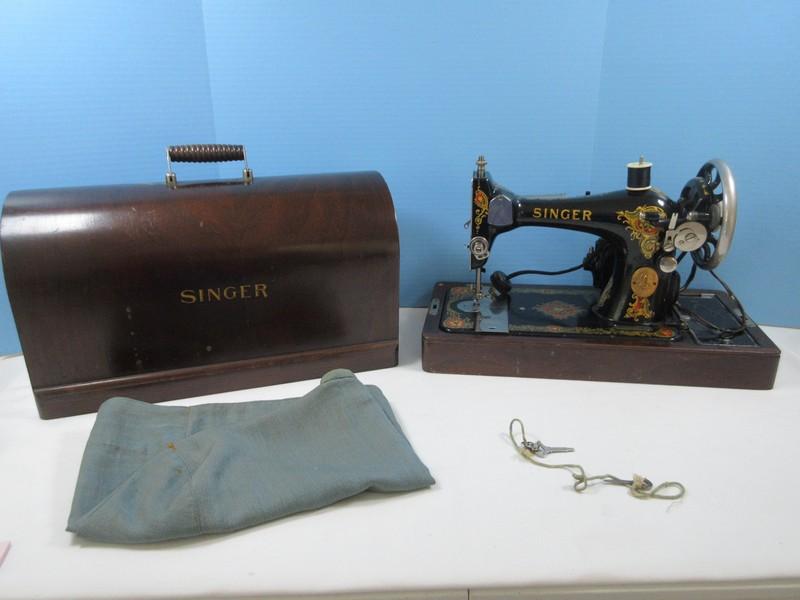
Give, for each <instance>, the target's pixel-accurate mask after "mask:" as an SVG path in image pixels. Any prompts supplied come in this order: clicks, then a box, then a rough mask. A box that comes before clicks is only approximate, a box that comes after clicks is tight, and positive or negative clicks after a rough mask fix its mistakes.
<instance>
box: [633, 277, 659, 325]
mask: <svg viewBox="0 0 800 600" xmlns="http://www.w3.org/2000/svg"><path fill="white" fill-rule="evenodd" d="M657 289H658V273H657V272H656V270H655V269H654V268H653V267H639V268H638V269H636V270H635V271H634V272H633V275H631V303H630V304H628V310H626V311H625V317H626V318H628V319H633V320H634V321H638V320H639V319H647V320H650V319H652V318H653V309H652V308H651V307H650V296H652V295H653V294H654V293H655V291H656V290H657Z"/></svg>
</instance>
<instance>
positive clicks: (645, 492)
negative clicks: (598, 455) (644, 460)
mask: <svg viewBox="0 0 800 600" xmlns="http://www.w3.org/2000/svg"><path fill="white" fill-rule="evenodd" d="M514 423H519V427H520V430H521V432H522V443H521V444H520V443H518V442H517V439H516V438H515V437H514ZM508 435H509V437H510V438H511V441H512V442H513V443H514V447H515V448H516V449H517V452H519V454H520V456H522V457H523V458H524V459H525V460H527V461H529V462H532V463H533V464H535V465H537V466H539V467H544V468H546V469H564V470H565V471H567V472H568V473H570V474H571V475H572V478H573V479H574V480H575V482H574V483H573V484H572V488H573V489H574V490H575V491H576V492H578V493H580V492H583V491H584V490H585V489H586V488H587V487H588V486H589V482H590V481H600V482H601V483H606V484H609V485H619V486H623V487H627V488H628V489H629V490H630V493H631V495H632V496H633V497H635V498H640V499H642V500H646V499H649V498H656V499H659V500H679V499H680V498H682V497H683V496H684V495H685V494H686V488H685V487H684V486H683V484H682V483H680V482H677V481H665V482H664V483H661V484H659V485H657V486H653V483H652V482H651V481H650V480H649V479H647V478H646V477H643V476H641V475H636V474H634V476H633V478H632V479H620V478H619V477H616V476H614V475H611V474H608V473H606V474H605V475H592V476H587V475H586V471H585V470H584V468H583V467H582V466H581V465H578V464H569V463H564V464H558V465H555V464H553V465H551V464H548V463H545V462H541V461H539V460H537V459H536V450H535V449H536V448H541V447H542V444H541V442H538V441H537V442H529V441H528V438H527V437H526V436H525V425H524V424H523V423H522V421H521V420H519V419H517V418H514V419H511V423H509V425H508ZM668 490H675V491H673V492H669V491H668Z"/></svg>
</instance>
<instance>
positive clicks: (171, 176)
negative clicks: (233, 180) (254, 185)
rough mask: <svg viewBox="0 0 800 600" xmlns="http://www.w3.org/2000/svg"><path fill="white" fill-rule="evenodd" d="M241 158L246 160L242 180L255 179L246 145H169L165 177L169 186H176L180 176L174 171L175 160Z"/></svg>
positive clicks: (195, 161)
mask: <svg viewBox="0 0 800 600" xmlns="http://www.w3.org/2000/svg"><path fill="white" fill-rule="evenodd" d="M237 160H241V161H243V162H244V169H242V181H243V182H244V183H250V182H252V181H253V171H252V170H251V169H250V168H249V167H248V166H247V152H246V151H245V149H244V146H240V145H236V144H189V145H185V146H169V147H167V174H166V175H165V177H164V179H165V181H166V183H167V186H168V187H170V188H176V187H177V186H178V178H177V176H176V175H175V173H174V172H173V171H172V163H173V162H191V163H206V162H231V161H237Z"/></svg>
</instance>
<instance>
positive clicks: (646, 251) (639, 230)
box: [617, 205, 667, 258]
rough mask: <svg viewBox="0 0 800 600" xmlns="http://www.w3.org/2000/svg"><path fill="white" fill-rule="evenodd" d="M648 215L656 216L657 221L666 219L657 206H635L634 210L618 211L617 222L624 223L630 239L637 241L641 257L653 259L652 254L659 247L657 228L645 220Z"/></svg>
mask: <svg viewBox="0 0 800 600" xmlns="http://www.w3.org/2000/svg"><path fill="white" fill-rule="evenodd" d="M648 214H654V215H658V218H659V220H662V219H666V218H667V213H666V212H664V209H663V208H661V207H659V206H651V205H648V206H637V207H636V210H618V211H617V220H618V221H624V222H625V225H626V227H625V229H627V230H628V231H629V232H630V234H631V238H633V239H634V240H638V241H639V247H640V248H641V249H642V256H644V257H645V258H653V254H655V253H656V251H657V250H658V249H659V248H660V247H661V244H660V243H659V241H658V231H659V230H658V228H657V227H655V226H654V225H653V224H652V223H650V222H648V221H647V219H646V218H645V216H646V215H648Z"/></svg>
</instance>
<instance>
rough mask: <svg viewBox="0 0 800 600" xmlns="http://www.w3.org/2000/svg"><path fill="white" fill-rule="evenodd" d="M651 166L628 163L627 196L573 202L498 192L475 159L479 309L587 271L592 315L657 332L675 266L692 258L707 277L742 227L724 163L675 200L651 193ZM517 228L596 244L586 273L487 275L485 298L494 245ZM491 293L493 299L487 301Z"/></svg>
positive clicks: (670, 301) (715, 163) (676, 278)
mask: <svg viewBox="0 0 800 600" xmlns="http://www.w3.org/2000/svg"><path fill="white" fill-rule="evenodd" d="M651 166H652V165H651V164H650V163H648V162H645V161H644V160H643V159H640V160H639V161H638V162H633V163H629V164H628V180H627V186H626V188H625V189H622V190H618V191H613V192H609V193H605V194H598V195H586V196H576V197H563V196H536V195H530V196H524V195H519V194H515V193H513V192H512V191H510V190H508V189H507V188H505V187H503V186H502V185H500V184H498V183H496V182H495V181H494V180H493V179H492V177H491V175H490V173H489V172H488V171H487V170H486V161H485V160H484V159H483V157H479V159H478V162H477V169H476V170H475V171H474V173H473V179H472V202H471V230H470V232H471V236H470V243H469V251H470V267H471V268H472V269H473V270H474V271H475V286H474V292H475V298H474V300H475V306H476V311H477V310H479V309H478V308H477V307H478V306H479V304H480V301H481V299H482V298H485V297H486V296H487V295H489V294H491V295H492V296H493V297H495V298H498V297H502V296H504V295H506V294H508V293H509V291H510V290H511V287H512V284H511V279H513V278H514V277H516V276H518V275H522V274H528V273H530V274H544V275H557V274H561V273H564V272H569V271H573V270H577V269H580V268H583V269H586V270H588V271H591V273H592V280H593V285H594V286H595V287H596V288H598V290H599V292H600V293H599V296H598V297H597V300H596V302H595V303H594V305H593V306H592V312H593V313H594V314H595V316H596V317H597V318H598V319H599V320H600V321H601V322H603V323H605V324H606V325H607V326H610V327H613V326H617V325H622V326H626V327H637V326H644V327H651V328H652V327H657V326H658V325H659V324H663V323H665V322H666V321H668V320H670V319H671V318H673V317H674V314H673V307H674V306H675V304H676V302H677V301H678V295H679V292H680V290H681V283H680V275H679V274H678V271H677V267H678V263H679V261H680V260H681V259H682V258H683V257H684V256H685V255H687V254H688V255H691V257H692V260H693V261H694V263H695V265H696V267H699V268H702V269H707V270H711V269H713V268H715V267H716V266H717V265H719V263H720V262H721V261H722V260H723V259H724V257H725V255H726V254H727V252H728V250H729V248H730V245H731V240H732V238H733V233H734V229H735V225H736V189H735V183H734V180H733V175H732V173H731V171H730V169H729V168H728V166H727V165H726V164H725V163H724V162H723V161H721V160H711V161H709V162H707V163H706V164H705V165H703V167H702V168H701V169H700V171H699V172H698V174H697V176H696V177H693V178H692V179H690V180H689V182H688V183H687V184H686V186H685V187H684V189H683V190H682V192H681V195H680V197H679V198H677V199H672V198H670V197H669V196H668V195H666V194H665V193H664V192H662V191H661V190H659V189H657V188H655V187H653V186H651V184H650V171H651ZM518 227H556V228H561V229H571V230H576V231H583V232H587V233H592V234H594V235H597V236H598V238H599V239H598V240H597V242H596V243H595V245H594V246H593V247H592V248H591V249H590V250H589V253H588V254H587V256H586V257H585V258H584V259H583V262H582V264H581V265H579V266H577V267H574V268H572V269H565V270H564V271H557V272H546V271H533V270H531V271H519V272H517V273H512V274H510V275H506V274H504V273H502V272H500V271H496V272H495V273H493V274H492V276H491V282H492V289H491V291H489V290H484V289H483V287H482V283H481V274H482V273H483V272H484V271H485V266H486V264H487V262H488V261H489V258H490V255H491V251H492V247H493V245H494V242H495V240H496V239H497V238H498V237H499V236H500V235H502V234H504V233H507V232H509V231H511V230H513V229H516V228H518ZM487 292H488V293H487Z"/></svg>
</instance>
